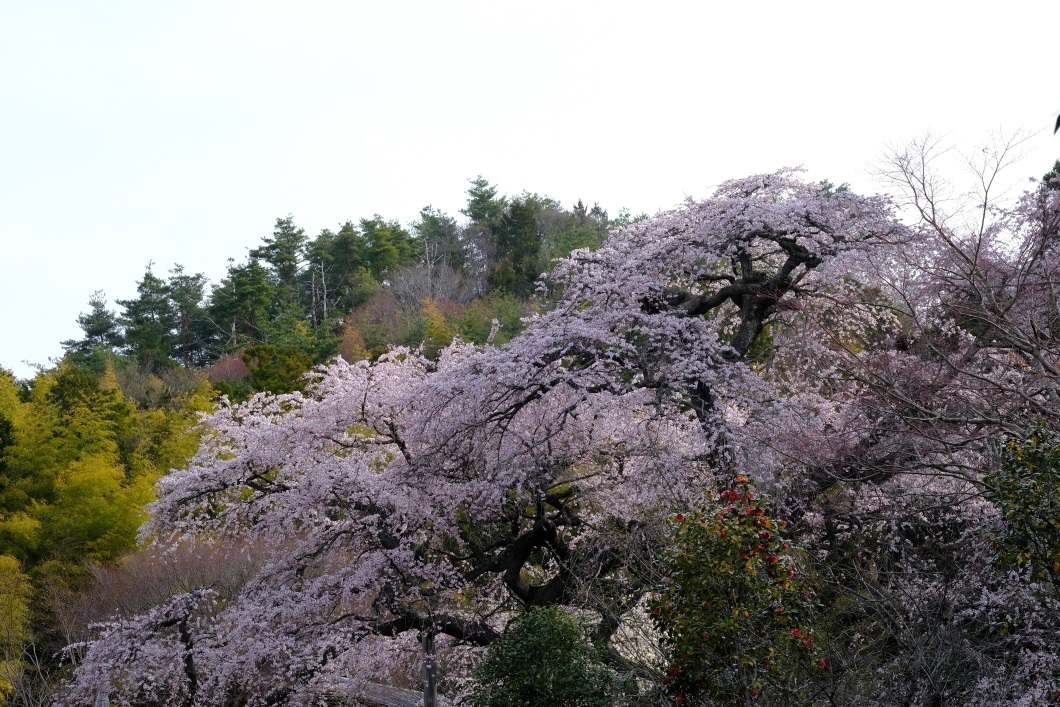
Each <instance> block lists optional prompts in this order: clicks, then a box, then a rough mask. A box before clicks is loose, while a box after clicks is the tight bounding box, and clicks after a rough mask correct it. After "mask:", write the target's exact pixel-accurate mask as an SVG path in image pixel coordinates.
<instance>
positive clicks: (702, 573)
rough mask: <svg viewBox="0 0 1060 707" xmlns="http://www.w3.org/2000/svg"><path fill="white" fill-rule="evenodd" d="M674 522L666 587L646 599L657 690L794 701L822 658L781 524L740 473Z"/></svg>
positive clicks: (684, 697)
mask: <svg viewBox="0 0 1060 707" xmlns="http://www.w3.org/2000/svg"><path fill="white" fill-rule="evenodd" d="M672 522H673V531H672V537H671V544H670V547H669V550H668V552H667V554H666V556H665V558H664V560H663V565H664V572H665V576H666V581H665V583H664V585H663V588H662V591H661V592H660V594H659V596H658V597H657V598H656V599H655V601H654V602H653V603H652V618H653V620H654V621H655V624H656V626H657V627H658V628H659V629H660V630H661V631H662V633H663V639H662V640H663V644H664V646H665V647H666V648H667V650H668V653H669V660H670V665H669V668H668V670H667V673H666V676H665V677H663V679H662V683H663V692H664V693H665V694H666V695H668V696H669V698H670V699H671V700H672V701H673V703H675V704H678V705H681V704H690V703H695V702H697V701H699V700H703V699H708V700H713V701H717V702H719V703H721V704H733V703H737V704H739V703H744V702H746V701H748V700H757V699H759V697H760V696H763V695H764V696H768V697H771V698H773V699H771V700H770V701H771V702H776V703H780V704H788V703H792V704H798V703H799V701H800V700H801V699H802V697H801V694H800V693H801V691H802V690H803V688H804V687H805V683H806V681H805V680H804V678H805V676H806V675H807V674H808V673H809V672H810V671H812V670H822V669H824V668H826V667H827V662H826V661H824V660H823V659H822V658H821V657H820V656H819V655H818V653H817V650H818V649H817V647H816V646H815V643H814V641H815V638H814V635H813V630H812V629H810V628H807V625H808V622H809V618H810V617H809V615H808V614H809V611H810V609H811V602H812V594H811V593H810V592H809V591H808V590H807V589H805V588H804V587H803V585H802V582H801V581H800V577H799V576H798V574H797V572H796V563H795V560H794V558H793V556H792V549H791V546H790V544H789V543H788V542H786V541H785V540H784V539H783V538H782V537H781V532H782V530H783V528H784V525H785V524H784V523H783V522H777V521H775V520H773V519H772V518H771V517H770V514H769V513H768V510H767V507H766V504H765V503H764V502H763V501H762V500H761V499H759V498H758V497H757V496H756V494H755V491H754V484H753V482H752V481H751V480H750V479H749V478H747V477H746V476H743V475H739V476H738V477H737V483H736V484H735V486H734V487H733V488H730V489H727V490H725V491H723V492H722V493H720V494H713V493H712V494H711V495H710V496H709V497H708V499H707V501H706V503H705V504H704V505H703V506H702V507H701V508H698V509H695V510H693V511H690V512H689V513H687V514H683V513H680V514H678V515H677V516H675V517H674V518H673V519H672ZM713 703H714V702H711V704H713Z"/></svg>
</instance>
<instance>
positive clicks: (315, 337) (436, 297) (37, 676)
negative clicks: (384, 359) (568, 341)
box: [0, 177, 628, 704]
mask: <svg viewBox="0 0 1060 707" xmlns="http://www.w3.org/2000/svg"><path fill="white" fill-rule="evenodd" d="M626 222H628V218H626V217H622V218H620V219H619V220H618V221H614V220H612V219H610V218H609V217H608V215H607V214H606V212H604V211H603V210H602V209H600V208H599V207H596V206H594V207H592V208H586V207H585V206H584V205H583V204H582V203H580V202H579V203H577V204H575V205H574V207H573V209H571V210H566V209H564V208H563V207H562V206H561V205H560V204H559V203H558V202H556V201H555V200H553V199H550V198H548V197H543V196H539V195H537V194H529V193H524V194H521V195H517V196H511V197H508V196H504V195H501V194H498V193H497V190H496V188H495V187H493V186H491V185H490V184H489V183H488V182H487V181H486V180H485V179H483V178H481V177H479V178H477V179H475V180H472V181H471V185H470V189H469V191H468V203H467V208H466V209H465V210H464V211H463V214H462V217H461V218H460V220H459V221H458V220H457V217H453V216H450V215H448V214H444V213H441V212H439V211H437V210H436V209H433V208H431V207H429V206H428V207H425V208H424V209H423V210H422V211H421V212H420V215H419V218H418V220H416V221H415V222H414V223H412V224H410V225H409V226H407V227H406V226H403V225H401V224H400V223H398V222H396V221H393V220H386V219H384V218H383V217H381V216H378V215H375V216H372V217H371V218H362V219H360V220H359V221H357V222H354V221H347V222H345V223H343V224H342V225H341V226H339V227H338V228H337V229H336V230H334V231H332V230H324V231H322V232H321V233H319V234H318V235H316V236H315V237H312V236H310V235H307V234H306V233H305V232H304V231H303V230H302V229H300V228H298V226H297V225H296V224H295V222H294V219H293V217H291V216H287V217H284V218H278V219H277V220H276V224H275V227H274V229H273V231H272V233H271V235H265V236H264V237H263V238H262V241H261V242H260V243H259V244H257V245H256V246H254V247H252V248H250V250H249V256H248V257H247V258H246V260H245V261H243V262H236V261H235V260H232V259H230V260H229V265H228V269H227V274H226V276H225V277H224V278H223V279H222V280H221V281H220V282H218V283H210V282H209V281H208V280H207V278H206V277H205V276H203V275H202V274H189V273H187V272H185V270H184V268H183V267H181V266H180V265H174V266H173V267H172V268H171V269H169V270H168V272H165V273H160V272H156V270H155V268H154V265H153V264H149V265H148V267H147V269H146V271H145V272H144V273H143V275H142V277H141V278H140V279H139V280H138V281H137V289H136V296H135V297H134V298H131V299H128V300H118V301H117V302H115V305H116V307H115V308H113V309H112V308H111V307H110V306H109V304H108V302H107V300H106V298H105V296H104V294H103V293H102V292H96V293H94V294H93V295H92V296H91V297H90V298H89V303H88V305H89V306H88V310H87V311H82V312H81V314H80V315H79V316H78V317H77V322H78V324H79V325H80V327H81V329H82V331H83V334H84V335H83V337H82V338H80V339H77V340H71V341H65V342H63V348H64V349H65V351H66V355H65V356H64V357H63V359H62V360H61V361H59V362H56V363H55V365H54V366H52V367H51V368H47V369H43V370H41V371H40V372H39V373H38V374H37V375H36V376H35V377H34V379H32V380H29V381H17V380H15V378H14V377H13V376H12V375H11V374H10V373H8V372H6V371H2V370H0V602H2V603H3V606H4V607H5V611H4V619H3V623H2V625H0V641H2V646H3V654H2V655H0V659H2V664H3V668H2V672H0V696H2V698H8V697H9V698H10V699H11V701H12V704H34V703H35V701H39V700H45V701H47V699H48V695H49V693H50V690H51V688H52V687H53V685H54V682H55V680H56V679H57V678H56V676H57V675H58V674H59V673H58V672H56V671H60V670H61V666H60V664H61V662H62V659H61V656H60V650H61V649H62V648H63V646H65V645H66V644H67V643H70V642H73V641H74V640H77V639H79V638H80V637H87V635H88V634H86V633H84V632H85V630H86V628H87V622H89V621H90V620H96V619H101V618H104V617H105V615H106V613H107V612H108V611H110V610H111V608H113V606H116V604H113V600H107V599H103V598H100V597H97V596H94V595H93V594H92V591H93V590H92V587H93V586H95V585H96V584H98V582H99V581H100V577H101V576H102V575H101V574H100V573H101V572H106V571H107V568H108V567H112V566H114V564H115V563H116V562H117V561H119V560H120V559H121V558H123V557H125V556H126V555H127V554H128V553H130V552H131V551H133V550H134V549H135V548H136V537H137V530H138V528H139V526H140V525H141V523H143V521H144V520H145V519H146V518H147V515H146V512H145V510H144V506H145V505H146V504H147V503H148V502H149V501H151V500H152V499H153V498H154V487H155V484H156V483H157V482H158V480H159V479H160V478H161V477H162V476H163V475H165V474H166V473H167V472H169V471H170V470H171V469H179V468H183V467H185V466H186V465H187V463H188V460H189V459H190V458H191V457H192V455H193V454H194V452H195V451H196V449H197V448H198V446H199V441H200V432H199V431H198V430H197V429H196V428H195V425H196V424H197V422H198V416H199V414H200V413H205V412H209V411H210V410H211V409H212V408H213V406H214V405H215V404H216V402H217V400H218V397H219V396H222V395H225V396H228V398H229V399H231V400H235V401H241V400H245V399H247V398H248V397H250V396H251V395H252V394H254V393H256V392H262V391H268V392H272V393H287V392H291V391H294V390H300V389H302V388H304V386H305V385H306V380H305V379H304V377H303V376H304V375H305V374H306V373H307V372H308V371H310V369H312V368H313V367H314V366H315V365H318V364H321V363H324V362H326V361H328V360H330V359H332V358H333V357H334V356H335V355H336V354H341V355H342V356H343V357H344V358H345V359H346V360H347V361H351V362H352V361H358V360H361V359H373V360H374V359H376V358H378V357H379V356H380V355H382V354H383V353H385V352H386V351H388V350H389V349H390V348H391V347H393V346H400V345H404V346H412V347H416V348H420V347H422V348H421V350H422V351H423V352H424V354H425V355H427V356H431V357H435V356H437V355H438V353H439V352H440V351H441V350H442V349H443V348H444V347H445V346H447V345H449V343H450V342H451V341H452V340H453V339H454V338H460V339H461V340H464V341H468V342H477V343H484V342H485V341H486V340H487V339H488V338H490V337H491V336H492V340H493V341H494V342H495V343H498V344H499V343H503V342H505V341H508V340H509V339H511V338H512V337H513V336H514V335H515V334H516V333H517V332H518V331H519V330H520V329H521V326H522V324H521V318H522V317H523V316H525V315H527V314H528V313H530V312H531V311H533V310H535V309H537V308H540V307H541V306H542V305H541V303H540V302H537V303H535V302H532V299H533V297H532V296H533V294H534V291H533V286H534V282H535V280H536V279H537V277H538V276H539V275H540V274H541V273H542V272H544V271H545V270H547V269H548V268H550V267H551V263H552V261H553V260H554V259H555V258H560V257H564V256H566V255H568V254H569V253H570V252H571V250H573V249H576V248H581V247H598V246H599V245H600V243H601V242H602V241H603V239H604V236H605V235H606V233H607V231H608V230H609V229H610V228H612V227H613V226H615V225H621V224H622V223H626ZM494 320H496V322H497V324H496V328H495V329H494V323H493V322H494ZM129 561H130V560H128V559H127V560H126V562H129ZM108 601H111V604H108ZM94 602H96V603H99V604H100V606H94ZM108 607H109V608H108Z"/></svg>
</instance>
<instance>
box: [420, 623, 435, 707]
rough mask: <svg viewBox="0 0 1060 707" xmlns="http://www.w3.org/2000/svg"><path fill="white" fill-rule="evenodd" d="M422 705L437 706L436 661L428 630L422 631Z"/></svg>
mask: <svg viewBox="0 0 1060 707" xmlns="http://www.w3.org/2000/svg"><path fill="white" fill-rule="evenodd" d="M423 707H438V662H437V661H436V660H435V657H434V632H433V631H430V630H428V631H424V632H423Z"/></svg>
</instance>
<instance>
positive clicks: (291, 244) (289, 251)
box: [250, 214, 309, 302]
mask: <svg viewBox="0 0 1060 707" xmlns="http://www.w3.org/2000/svg"><path fill="white" fill-rule="evenodd" d="M262 241H263V242H264V245H262V246H259V247H257V248H255V249H254V250H252V251H250V256H251V257H252V258H259V259H261V260H263V261H265V262H266V263H268V264H269V265H270V266H272V271H273V279H274V282H275V284H276V285H277V286H278V287H279V290H280V293H281V295H280V296H281V297H282V298H283V299H284V300H285V301H287V302H297V301H298V299H299V298H298V294H299V292H298V290H299V288H298V272H299V269H300V268H301V266H302V263H303V262H304V260H305V247H306V245H307V243H308V241H309V239H308V238H307V237H306V235H305V231H303V230H302V229H301V228H298V227H297V226H295V224H294V217H292V216H291V215H290V214H288V215H287V217H286V218H278V219H276V226H275V228H274V229H273V231H272V238H269V237H265V238H263V239H262Z"/></svg>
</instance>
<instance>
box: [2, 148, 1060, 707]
mask: <svg viewBox="0 0 1060 707" xmlns="http://www.w3.org/2000/svg"><path fill="white" fill-rule="evenodd" d="M1013 146H1014V145H1013V144H1012V143H1009V144H1002V145H996V146H994V148H988V149H984V150H983V151H982V153H981V157H978V156H977V157H976V160H978V161H973V162H972V163H971V167H972V177H973V180H972V183H971V184H972V186H971V187H969V188H968V189H966V190H949V191H948V190H947V189H946V185H945V184H943V183H942V182H941V181H940V179H939V177H938V175H937V174H936V173H935V172H934V171H933V164H934V159H935V158H936V156H937V153H936V152H935V150H936V147H937V146H936V145H935V144H933V143H931V142H928V141H923V142H915V143H912V144H910V145H909V146H908V147H906V148H903V149H900V150H896V151H895V152H893V154H891V155H890V158H889V161H888V162H887V164H886V165H885V167H884V169H883V170H882V172H881V176H882V177H883V178H884V179H886V180H889V182H890V184H891V186H892V187H893V190H894V193H895V194H897V195H898V196H896V197H894V198H888V197H884V196H866V195H861V194H857V193H854V192H852V191H851V190H850V189H849V188H848V187H847V186H846V185H843V186H839V187H837V186H835V185H834V184H832V183H830V182H812V181H808V180H806V179H805V178H804V176H803V174H802V173H801V172H800V171H798V170H781V171H779V172H776V173H772V174H761V175H752V176H750V177H746V178H742V179H735V180H732V181H728V182H725V183H723V184H721V185H719V186H718V188H717V189H716V191H715V192H714V194H713V195H712V196H710V197H709V198H707V199H705V200H702V201H691V200H690V201H689V202H687V203H686V204H685V205H683V206H682V207H679V208H676V209H674V210H672V211H669V212H664V213H660V214H658V215H656V216H654V217H651V218H638V219H628V218H621V219H619V220H617V221H612V220H610V219H609V218H608V216H607V214H606V213H604V212H603V211H602V210H600V209H598V208H594V209H586V208H585V207H584V206H583V205H582V204H578V205H576V206H575V207H574V209H573V210H571V211H565V210H563V209H562V208H561V207H560V205H558V204H556V203H555V202H553V201H551V200H549V199H547V198H544V197H540V196H537V195H531V194H523V195H521V196H517V197H501V196H499V195H498V194H497V193H496V191H495V189H494V188H493V187H491V186H490V185H489V184H488V182H486V181H485V180H483V179H481V178H479V179H477V180H473V181H472V185H471V189H470V190H469V201H468V204H467V209H466V210H465V211H464V213H463V215H464V216H465V218H466V219H467V220H466V222H457V221H456V220H455V219H454V218H450V217H448V216H446V215H444V214H439V213H437V212H436V211H434V210H433V209H430V208H426V209H424V210H423V211H422V212H421V214H420V219H419V220H418V221H417V222H416V223H415V224H413V225H412V227H411V228H410V229H407V230H406V229H403V228H402V227H401V226H400V225H399V224H396V223H393V222H387V221H385V220H384V219H382V218H380V217H373V218H372V219H366V220H362V221H360V222H359V223H358V224H356V225H355V224H352V223H349V224H345V225H344V226H343V227H341V228H340V229H339V230H338V231H337V232H331V231H325V232H323V233H321V234H320V235H319V236H318V237H316V238H315V239H311V238H309V237H307V236H306V235H305V234H304V233H302V232H301V231H300V230H299V229H298V228H297V227H296V226H295V224H294V222H293V219H291V218H282V219H279V220H278V221H277V224H276V227H275V230H274V232H273V234H272V235H271V236H267V237H266V238H264V239H263V241H262V244H261V245H259V246H258V247H256V248H254V249H253V250H251V252H250V257H249V259H248V260H247V261H246V262H245V263H242V264H237V263H234V262H233V263H232V264H231V265H230V267H229V271H228V276H227V277H226V278H225V279H224V280H223V281H222V282H221V283H218V284H217V285H215V286H214V287H212V288H210V289H209V295H208V296H207V289H208V287H207V283H205V281H204V280H203V279H202V278H201V277H198V276H187V275H186V274H185V273H184V272H183V271H182V270H181V269H180V268H179V267H177V268H174V270H173V271H171V272H170V276H169V277H168V278H166V279H163V278H161V277H157V276H155V275H154V274H153V273H152V272H150V271H149V272H148V273H146V274H145V275H144V277H143V279H142V280H141V282H140V290H139V296H138V298H136V299H134V300H130V301H122V302H119V303H117V304H118V305H119V306H120V307H121V308H122V312H121V313H111V312H110V311H108V309H107V305H106V302H105V301H104V300H103V298H102V296H97V297H94V298H93V303H92V310H91V311H90V312H89V313H87V314H83V315H82V324H83V328H84V330H85V338H84V339H83V340H81V341H72V342H67V344H66V346H67V349H68V352H69V353H68V355H67V357H66V358H65V359H64V361H63V362H62V363H60V364H59V365H58V366H56V367H55V368H54V369H53V370H49V371H44V372H42V373H41V374H40V375H39V376H38V377H37V379H36V380H34V381H33V382H32V383H31V384H29V385H21V386H20V385H19V384H18V383H17V382H16V381H14V380H13V379H11V378H10V377H8V378H7V379H6V380H5V381H3V386H0V445H3V447H2V455H3V456H2V457H0V461H2V463H3V465H4V466H3V467H2V470H3V476H2V477H0V478H2V479H3V483H4V486H3V487H2V488H0V492H2V493H3V496H0V498H2V499H3V503H4V506H3V509H2V511H0V512H2V513H3V515H2V517H0V518H2V525H0V531H2V533H3V535H0V541H2V542H3V543H5V544H4V545H3V546H2V547H0V554H3V555H4V557H2V558H0V562H2V564H0V571H2V572H3V573H4V574H3V575H2V576H3V584H2V585H0V592H3V594H2V595H0V601H3V602H4V605H5V606H10V607H12V609H11V611H10V612H7V613H5V617H10V618H7V619H6V624H5V630H6V633H5V634H4V636H5V638H4V640H5V644H4V645H5V649H6V650H7V657H6V662H5V667H4V670H5V671H6V674H7V675H8V676H9V677H8V678H7V681H8V684H9V685H10V688H9V689H8V692H9V693H10V695H11V697H10V701H11V702H12V703H15V704H29V703H32V700H34V699H52V697H53V696H54V699H55V703H56V704H58V705H69V706H70V707H73V706H74V705H81V704H87V703H92V702H93V701H94V700H95V699H96V698H97V697H100V696H107V697H108V698H109V699H110V700H111V703H112V704H122V705H156V704H158V705H161V704H164V705H188V706H192V705H218V706H220V705H225V706H227V705H285V704H289V705H310V704H327V703H331V704H334V703H335V702H336V701H345V702H347V703H350V704H356V703H358V702H357V700H358V698H359V695H361V694H362V689H363V688H364V687H365V685H367V684H369V683H371V682H374V683H383V684H386V685H392V686H397V687H406V688H417V687H418V686H419V684H420V680H421V675H422V673H421V667H420V666H421V661H422V660H423V655H422V651H423V646H424V645H425V644H426V643H428V642H431V643H433V646H434V650H435V651H436V653H435V654H432V656H431V658H430V664H431V665H433V666H434V667H436V668H437V670H438V674H439V677H440V683H441V688H442V690H443V692H445V693H446V695H448V696H449V698H451V699H452V700H454V701H456V702H459V703H462V704H468V705H475V706H476V707H487V706H488V707H494V706H500V705H514V704H520V705H572V706H574V705H593V706H594V707H595V706H597V705H599V706H601V707H603V706H605V705H681V706H683V705H734V704H744V705H749V704H757V705H775V706H785V707H788V706H791V707H794V706H796V705H858V706H865V707H869V706H876V705H896V706H897V705H980V706H982V707H991V706H995V705H1001V704H1021V705H1050V704H1056V703H1057V702H1058V701H1060V648H1058V646H1060V177H1058V173H1060V162H1058V163H1057V165H1056V167H1055V168H1054V170H1053V171H1051V172H1050V173H1048V174H1046V175H1045V176H1044V178H1043V179H1041V180H1038V181H1036V182H1034V183H1033V184H1031V186H1030V188H1029V189H1028V190H1027V191H1026V192H1025V193H1024V194H1023V195H1022V196H1020V197H1019V198H1018V199H1016V200H1014V201H1011V202H1009V203H1003V202H1000V201H998V199H997V195H995V194H994V193H993V192H992V189H993V188H994V186H993V185H994V184H995V183H996V182H997V176H998V173H999V171H1000V170H1001V169H1002V168H1003V167H1004V166H1005V165H1006V164H1007V163H1008V160H1009V152H1010V150H1011V149H1012V148H1013ZM542 273H543V274H544V275H543V277H542V278H541V279H540V280H539V279H538V278H539V275H541V274H542ZM336 353H339V354H341V356H340V357H336V356H335V355H334V354H336ZM315 364H321V365H319V366H317V367H315V368H314V365H315ZM307 371H309V375H308V376H305V375H303V374H305V373H306V372H307ZM221 393H224V394H225V395H227V396H228V397H227V398H223V397H219V395H220V394H221ZM255 393H260V394H255ZM207 408H209V410H210V412H209V414H207V415H206V416H204V417H203V419H202V423H201V424H200V425H199V426H198V427H195V428H194V429H192V428H191V427H190V423H191V420H192V418H193V416H194V414H195V412H196V411H199V410H204V409H207ZM169 468H171V469H172V470H171V471H167V469H169ZM155 481H157V485H156V486H155V487H154V488H155V490H156V493H157V496H155V497H154V500H153V501H152V502H151V503H150V504H149V505H148V506H147V508H146V515H141V512H142V510H143V509H142V506H141V505H140V504H142V503H143V502H144V501H145V500H147V499H148V498H149V497H151V494H150V488H151V484H152V483H154V482H155ZM144 518H145V519H146V522H145V524H144V525H143V526H142V527H141V528H140V530H139V536H138V537H139V539H140V541H141V543H142V544H141V545H139V546H135V549H134V535H135V532H136V527H137V524H138V523H139V521H140V520H141V519H144ZM92 621H102V623H97V624H93V625H89V624H90V623H91V622H92ZM428 638H429V639H431V640H430V641H428V640H427V639H428ZM61 645H67V646H68V648H67V649H66V650H65V651H64V652H62V653H61V654H59V653H56V652H55V651H57V650H58V648H59V647H60V646H61ZM23 647H39V650H38V651H37V653H36V654H34V653H33V651H22V652H20V650H21V649H22V648H23ZM59 655H61V656H62V658H61V660H60V659H59V658H58V656H59Z"/></svg>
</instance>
